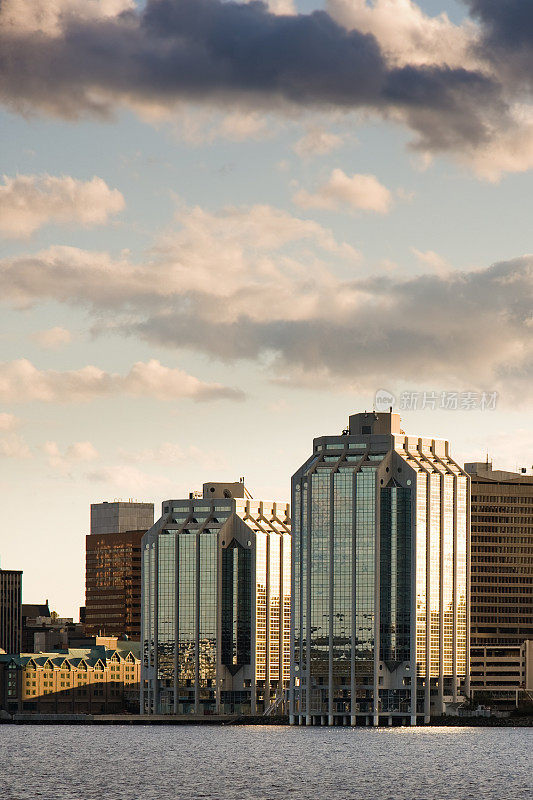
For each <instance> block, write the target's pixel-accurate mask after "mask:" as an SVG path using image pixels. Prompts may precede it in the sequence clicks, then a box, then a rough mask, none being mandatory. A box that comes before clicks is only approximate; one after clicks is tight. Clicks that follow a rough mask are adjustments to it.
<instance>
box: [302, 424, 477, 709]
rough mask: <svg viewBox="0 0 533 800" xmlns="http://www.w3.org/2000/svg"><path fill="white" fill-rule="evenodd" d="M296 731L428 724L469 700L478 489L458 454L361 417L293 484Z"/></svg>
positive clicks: (322, 441)
mask: <svg viewBox="0 0 533 800" xmlns="http://www.w3.org/2000/svg"><path fill="white" fill-rule="evenodd" d="M292 508H293V528H292V531H293V579H292V580H293V584H292V585H293V609H294V611H293V634H292V642H293V648H292V669H291V693H290V695H291V701H290V718H291V722H292V723H299V724H308V725H310V724H330V725H333V724H352V725H355V724H374V725H378V724H380V723H382V722H384V721H386V722H388V723H389V724H392V723H393V721H394V720H396V721H397V722H410V724H416V722H417V721H424V720H425V721H427V720H429V718H430V716H431V715H432V714H442V713H444V712H445V711H446V709H447V707H448V705H449V704H455V705H457V704H459V703H461V702H462V700H463V698H462V691H463V690H465V691H466V692H468V613H467V609H468V582H467V575H468V571H467V570H468V566H467V564H468V558H469V519H468V476H467V475H466V473H465V472H464V471H463V470H462V469H461V468H460V467H459V466H458V465H457V464H456V463H455V461H454V460H453V459H452V457H451V453H450V447H449V444H448V442H447V441H445V440H442V439H433V438H420V437H418V436H411V435H406V434H405V433H404V432H403V431H402V430H401V429H400V417H399V415H398V414H394V413H392V410H391V412H390V413H376V412H365V413H362V414H354V415H352V416H351V417H350V419H349V425H348V427H347V428H346V429H345V430H344V431H343V432H342V435H333V436H321V437H319V438H317V439H314V441H313V452H312V454H311V455H310V456H309V458H308V459H307V460H306V462H305V463H304V464H303V465H302V466H301V467H300V469H299V470H298V471H297V472H296V473H295V475H294V476H293V479H292Z"/></svg>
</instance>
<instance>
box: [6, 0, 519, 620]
mask: <svg viewBox="0 0 533 800" xmlns="http://www.w3.org/2000/svg"><path fill="white" fill-rule="evenodd" d="M521 5H524V4H520V0H515V1H514V2H509V3H506V4H505V9H504V10H502V9H501V8H500V7H496V6H495V5H494V3H491V2H488V1H487V0H471V1H470V2H465V3H456V2H449V1H448V0H431V1H430V0H428V1H427V2H420V3H418V4H415V3H413V2H410V0H377V2H375V3H374V4H369V3H365V2H363V1H362V0H351V2H349V1H348V0H329V1H328V2H326V3H319V2H298V3H295V4H292V3H291V2H290V0H272V2H271V3H270V8H271V10H272V11H274V12H277V13H274V14H270V13H267V11H266V9H265V8H263V7H260V6H259V5H257V4H252V5H248V7H247V8H244V7H243V6H239V5H235V4H231V3H221V2H219V0H195V2H194V3H193V4H191V3H189V2H188V0H187V1H186V0H177V2H159V3H157V2H149V3H137V4H136V3H133V2H130V0H103V1H102V2H99V3H96V2H87V0H85V1H84V2H82V0H39V2H37V1H36V0H32V2H30V0H7V2H6V1H4V3H3V4H2V9H1V10H0V22H2V24H1V26H0V29H1V33H0V43H2V46H3V47H4V50H5V52H6V53H7V54H8V57H7V58H6V60H5V62H4V64H3V66H2V67H1V68H0V105H1V109H0V120H1V125H2V131H3V136H2V140H3V148H2V155H1V156H0V164H1V169H0V174H1V175H2V176H3V177H2V178H1V179H0V244H1V247H0V298H1V300H0V302H1V304H2V330H1V331H0V343H1V348H0V470H1V473H0V486H1V489H2V496H3V503H2V509H1V511H0V525H1V528H2V532H3V536H2V543H1V546H0V565H1V566H3V567H4V568H11V569H22V570H23V571H24V580H23V590H24V601H25V602H42V601H44V599H45V597H48V598H49V599H50V602H51V605H52V606H53V607H54V608H55V609H56V610H57V611H58V612H59V613H61V614H62V615H66V616H74V617H75V618H77V607H78V606H79V605H82V604H83V586H84V535H85V534H86V533H88V532H89V505H90V503H91V502H99V501H102V500H113V499H115V498H119V497H120V498H122V499H128V498H129V497H134V498H136V499H139V500H148V501H153V502H154V503H155V506H156V515H157V509H158V504H159V501H160V500H163V499H165V498H169V497H174V498H180V497H186V496H188V492H189V491H190V490H193V489H196V488H200V487H201V484H202V483H204V482H205V481H207V480H222V481H224V480H237V479H238V478H239V477H240V476H241V475H243V474H244V476H245V478H246V482H247V485H250V488H251V490H252V493H253V494H254V495H255V496H258V497H267V498H270V499H273V500H276V499H279V500H288V499H289V485H290V477H291V475H292V474H293V472H294V471H295V469H296V468H297V466H298V464H300V463H302V462H303V460H304V458H305V457H306V454H307V453H308V450H309V445H310V441H311V439H312V438H313V437H315V436H319V435H327V434H335V433H337V432H340V431H341V430H342V428H343V427H344V426H345V424H346V419H347V417H348V415H349V414H350V413H354V412H356V411H362V410H364V409H365V408H366V409H370V408H371V407H372V403H373V400H374V396H375V393H376V392H377V391H378V390H380V389H384V390H387V391H389V392H392V393H393V394H394V395H395V397H396V403H395V410H397V411H399V412H400V413H401V415H402V421H403V427H404V429H405V430H406V432H408V433H412V434H415V435H420V436H423V435H430V436H439V437H440V438H446V439H449V440H450V442H451V447H452V455H453V457H454V458H455V460H456V461H457V462H458V463H460V464H461V465H462V463H463V462H465V461H482V460H484V459H485V457H486V454H487V453H488V454H489V456H490V457H491V458H492V460H493V462H494V465H495V467H496V468H498V467H499V468H502V469H510V470H513V471H514V470H516V468H520V467H527V468H530V467H531V465H532V464H533V458H532V456H531V453H532V452H533V431H532V429H531V425H530V423H529V421H528V417H527V415H528V413H530V411H531V400H530V398H529V393H528V390H529V389H530V387H531V364H532V363H533V359H532V356H533V353H532V350H531V343H532V337H531V324H532V319H531V308H532V307H533V303H532V302H531V301H532V298H531V288H532V280H531V276H532V264H533V257H532V256H527V255H526V254H527V253H528V252H531V243H530V236H528V234H529V233H530V228H531V223H530V210H529V204H528V202H527V200H528V197H529V195H530V193H531V189H532V183H531V167H532V166H533V112H532V106H531V87H532V75H531V72H530V69H531V67H530V64H531V58H530V56H531V47H532V43H533V33H532V29H531V23H532V20H531V11H530V10H529V9H528V8H522V7H521ZM193 6H194V10H195V15H194V14H193V15H191V13H190V12H191V9H192V8H193ZM200 8H201V9H202V14H200V13H199V9H200ZM319 8H321V9H325V11H324V13H323V14H321V15H316V14H315V15H313V14H312V13H311V12H312V11H314V10H316V9H319ZM36 9H37V12H40V13H36ZM120 12H125V13H124V14H122V15H120ZM469 12H470V13H471V16H469ZM285 14H288V16H285ZM61 15H62V16H61ZM439 15H440V16H439ZM443 15H446V16H443ZM528 15H529V16H528ZM37 29H39V31H40V34H39V37H37V34H38V33H39V31H38V30H37ZM178 30H179V31H181V34H182V35H181V38H180V37H179V36H177V35H176V31H178ZM213 31H216V32H217V35H216V36H215V35H214V33H213ZM231 35H233V39H231ZM250 37H254V38H255V42H256V43H257V48H256V50H255V51H253V52H250V48H248V47H245V46H244V45H245V44H246V42H248V41H249V40H250ZM37 39H38V42H39V46H37V45H36V41H37ZM95 42H97V43H99V45H100V55H99V57H98V58H95V57H94V48H95ZM162 43H164V46H163V44H162ZM237 43H239V47H237ZM280 43H283V47H282V45H281V44H280ZM193 44H194V46H193ZM185 45H187V46H185ZM259 45H260V47H259ZM276 48H277V49H276ZM280 48H281V50H280ZM283 48H284V49H283ZM52 51H53V52H54V53H55V56H56V60H55V61H54V60H53V59H51V57H50V53H51V52H52ZM280 52H283V54H284V56H285V57H284V58H279V57H276V55H277V56H279V54H280ZM221 53H222V54H223V57H222V58H221V55H220V54H221ZM257 53H260V54H261V58H260V63H261V66H262V67H264V70H263V71H261V70H257V71H255V72H254V70H252V69H251V68H250V63H254V58H255V56H256V55H257ZM310 54H312V57H310ZM250 58H251V59H252V62H250V60H249V59H250ZM180 59H182V60H181V61H180ZM139 65H143V66H142V69H141V68H140V66H139ZM222 67H224V68H222ZM180 70H181V72H180ZM354 75H356V76H357V80H356V81H354V79H353V76H354ZM334 90H335V91H334ZM412 392H418V393H420V395H422V393H423V392H428V393H431V392H435V393H438V394H439V396H440V393H441V392H447V393H450V392H459V393H460V392H476V393H479V396H480V394H481V393H482V392H486V393H492V392H497V393H498V398H497V403H496V408H495V409H494V410H487V411H477V410H473V411H467V410H461V408H458V409H457V410H454V411H452V410H442V411H439V410H431V409H427V410H408V409H402V408H401V407H400V406H401V397H402V393H412ZM13 532H16V535H13Z"/></svg>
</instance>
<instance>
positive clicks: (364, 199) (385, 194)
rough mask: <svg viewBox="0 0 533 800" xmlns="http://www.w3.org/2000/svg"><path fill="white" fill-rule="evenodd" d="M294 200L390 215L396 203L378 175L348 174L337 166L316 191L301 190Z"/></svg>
mask: <svg viewBox="0 0 533 800" xmlns="http://www.w3.org/2000/svg"><path fill="white" fill-rule="evenodd" d="M293 201H294V202H295V203H296V204H297V205H299V206H301V207H302V208H325V209H337V208H341V207H342V206H348V207H349V208H352V209H356V210H359V211H375V212H376V213H377V214H386V213H387V212H388V211H389V210H390V207H391V204H392V194H391V192H390V191H389V190H388V189H387V188H386V187H385V186H383V184H381V183H380V182H379V181H378V179H377V178H376V177H375V175H351V176H349V175H346V173H344V172H343V171H342V170H341V169H334V170H333V172H332V173H331V175H330V177H329V180H327V181H326V183H324V184H322V186H319V187H318V189H316V190H315V191H314V192H307V191H306V190H305V189H300V190H299V191H298V192H296V194H295V195H294V197H293Z"/></svg>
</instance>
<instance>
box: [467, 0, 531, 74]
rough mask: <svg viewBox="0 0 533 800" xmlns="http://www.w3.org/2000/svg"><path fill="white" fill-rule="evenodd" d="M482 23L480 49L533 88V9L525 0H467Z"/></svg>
mask: <svg viewBox="0 0 533 800" xmlns="http://www.w3.org/2000/svg"><path fill="white" fill-rule="evenodd" d="M465 2H466V5H467V6H468V7H469V8H470V10H471V13H472V15H473V16H474V17H475V18H476V19H478V20H480V22H481V23H482V39H483V40H482V42H481V43H480V47H479V50H480V51H482V52H483V53H485V54H487V57H489V58H491V59H492V60H493V61H494V62H495V63H496V64H497V66H498V69H501V70H503V71H504V72H505V73H507V76H508V77H509V76H511V77H514V78H515V79H518V80H519V81H521V82H523V83H525V84H526V85H527V84H529V88H532V87H533V8H532V6H531V3H530V2H527V0H526V2H524V0H505V2H498V0H465Z"/></svg>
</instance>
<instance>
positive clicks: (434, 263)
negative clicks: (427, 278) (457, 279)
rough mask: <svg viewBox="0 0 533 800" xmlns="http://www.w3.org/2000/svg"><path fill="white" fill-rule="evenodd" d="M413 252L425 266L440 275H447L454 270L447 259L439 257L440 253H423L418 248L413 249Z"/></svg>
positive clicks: (428, 251)
mask: <svg viewBox="0 0 533 800" xmlns="http://www.w3.org/2000/svg"><path fill="white" fill-rule="evenodd" d="M411 252H412V253H413V254H414V255H415V256H416V258H417V259H418V261H419V262H420V263H421V264H422V265H423V266H425V267H429V268H430V269H431V270H433V271H434V272H436V273H437V274H439V275H446V274H447V273H448V272H451V270H452V265H451V264H450V263H449V262H448V261H446V259H445V258H442V256H439V254H438V253H435V251H434V250H426V251H422V250H417V249H416V247H411Z"/></svg>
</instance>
